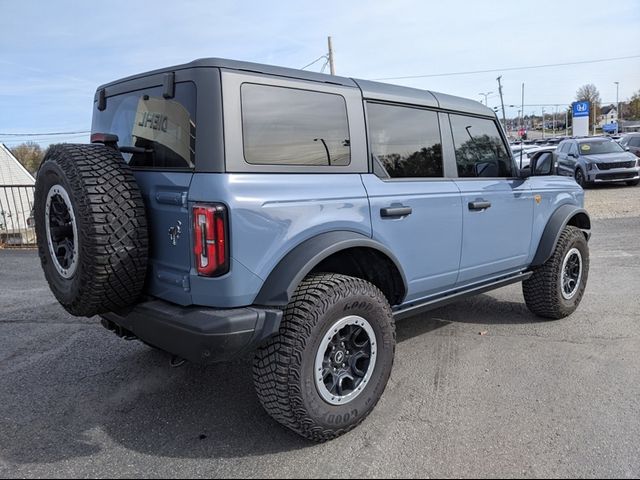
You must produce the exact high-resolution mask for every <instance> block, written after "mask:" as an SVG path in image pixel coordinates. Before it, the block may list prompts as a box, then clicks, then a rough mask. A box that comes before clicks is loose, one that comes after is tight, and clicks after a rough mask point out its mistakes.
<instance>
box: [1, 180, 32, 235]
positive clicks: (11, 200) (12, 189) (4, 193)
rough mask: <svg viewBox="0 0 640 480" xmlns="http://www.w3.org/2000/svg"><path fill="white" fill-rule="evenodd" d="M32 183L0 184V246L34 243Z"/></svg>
mask: <svg viewBox="0 0 640 480" xmlns="http://www.w3.org/2000/svg"><path fill="white" fill-rule="evenodd" d="M34 190H35V187H34V186H33V185H0V247H29V246H33V245H35V244H36V232H35V228H34V227H35V224H34V220H33V195H34Z"/></svg>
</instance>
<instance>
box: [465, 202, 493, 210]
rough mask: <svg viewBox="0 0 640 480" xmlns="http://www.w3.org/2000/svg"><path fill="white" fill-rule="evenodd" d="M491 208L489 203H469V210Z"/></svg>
mask: <svg viewBox="0 0 640 480" xmlns="http://www.w3.org/2000/svg"><path fill="white" fill-rule="evenodd" d="M489 207H491V202H487V201H486V200H480V201H477V202H469V210H486V209H487V208H489Z"/></svg>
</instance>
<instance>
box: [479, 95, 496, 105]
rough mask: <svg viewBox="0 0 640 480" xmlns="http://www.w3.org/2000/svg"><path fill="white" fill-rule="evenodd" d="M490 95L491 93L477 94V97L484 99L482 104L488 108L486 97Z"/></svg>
mask: <svg viewBox="0 0 640 480" xmlns="http://www.w3.org/2000/svg"><path fill="white" fill-rule="evenodd" d="M492 93H493V92H487V93H479V94H478V95H480V96H482V97H484V104H485V105H486V106H488V105H489V103H488V102H487V97H488V96H489V95H491V94H492Z"/></svg>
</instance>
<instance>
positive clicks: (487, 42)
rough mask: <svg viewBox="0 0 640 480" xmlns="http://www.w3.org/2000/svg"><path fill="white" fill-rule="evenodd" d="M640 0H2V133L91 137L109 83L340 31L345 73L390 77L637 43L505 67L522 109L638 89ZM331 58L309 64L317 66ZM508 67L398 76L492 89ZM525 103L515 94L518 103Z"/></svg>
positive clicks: (2, 136) (297, 55)
mask: <svg viewBox="0 0 640 480" xmlns="http://www.w3.org/2000/svg"><path fill="white" fill-rule="evenodd" d="M639 26H640V1H639V0H618V1H616V2H609V3H607V2H603V1H602V0H579V1H574V0H569V1H558V0H553V1H550V0H538V1H529V2H521V1H516V0H509V1H502V0H497V1H491V2H482V1H477V0H468V1H467V0H465V1H461V0H448V1H437V2H435V1H418V0H414V1H409V0H387V1H379V0H370V1H360V0H354V1H345V0H342V1H333V0H325V1H322V2H319V1H315V2H308V1H304V0H297V1H292V0H281V1H275V0H274V1H270V2H269V1H264V0H263V1H253V0H252V1H242V0H236V1H206V0H183V1H176V0H172V1H166V0H153V1H136V0H127V1H122V0H110V1H109V2H97V1H76V2H74V1H68V0H57V1H43V0H0V142H4V143H6V144H7V145H9V146H12V145H15V144H17V143H20V142H22V141H24V140H29V139H32V140H37V141H39V142H41V143H42V144H43V145H46V144H48V143H51V142H58V141H68V142H74V141H80V142H82V141H87V139H88V137H87V135H85V134H75V135H72V134H67V135H66V136H57V137H53V136H41V137H30V136H25V135H19V136H8V135H6V134H7V133H20V134H24V133H51V132H76V131H86V130H89V129H90V127H91V111H92V102H93V94H94V92H95V89H96V87H97V86H98V85H100V84H102V83H105V82H108V81H111V80H115V79H117V78H121V77H124V76H128V75H131V74H135V73H140V72H143V71H147V70H151V69H155V68H161V67H166V66H170V65H175V64H181V63H186V62H189V61H191V60H194V59H196V58H202V57H224V58H232V59H236V60H246V61H253V62H260V63H268V64H273V65H281V66H286V67H293V68H301V67H303V66H304V65H306V64H308V63H310V62H312V61H313V60H315V59H316V58H318V57H320V56H321V55H324V54H325V53H326V51H327V36H328V35H331V36H332V38H333V44H334V54H335V65H336V73H337V74H339V75H342V76H347V77H356V78H364V79H379V78H388V77H403V76H411V75H434V74H442V73H452V72H462V71H475V70H492V69H503V68H511V67H521V66H535V65H545V64H557V63H567V62H580V61H588V60H600V59H609V58H615V57H625V56H634V55H636V56H639V57H636V58H633V59H627V60H618V61H611V62H601V63H588V64H581V65H572V66H563V67H552V68H537V69H528V70H509V71H504V72H503V73H502V82H503V93H504V102H505V104H506V105H518V104H520V102H521V85H522V83H523V82H524V84H525V105H531V106H525V113H526V114H531V113H534V112H535V113H537V114H540V111H541V107H540V106H534V105H541V104H547V105H549V106H548V107H546V109H545V110H546V111H547V112H551V111H553V109H554V107H552V106H551V105H552V104H559V103H562V104H568V103H570V102H571V101H573V100H574V97H575V92H576V90H577V89H578V88H579V87H580V86H581V85H584V84H586V83H594V84H595V85H596V86H597V88H598V89H599V91H600V94H601V97H602V100H603V102H605V103H612V102H615V100H616V85H615V84H614V82H616V81H617V82H619V98H620V101H623V100H625V99H628V98H629V97H630V96H631V95H632V94H633V93H634V92H636V91H638V90H640V28H639ZM322 63H323V62H319V63H316V64H315V65H313V66H311V67H309V70H316V71H319V70H320V68H321V67H322ZM500 73H501V72H488V73H480V74H473V75H454V76H451V75H449V76H437V77H429V78H415V79H399V80H388V82H390V83H397V84H400V85H408V86H412V87H417V88H423V89H428V90H433V91H439V92H444V93H448V94H452V95H459V96H463V97H467V98H472V99H475V100H481V99H482V98H484V97H481V96H480V95H479V93H487V92H493V93H492V94H490V95H489V97H488V104H489V106H490V107H496V106H498V105H499V104H500V99H499V96H498V95H497V91H498V89H497V83H496V77H497V76H498V75H499V74H500ZM518 109H519V107H507V117H515V116H517V113H518V112H517V110H518Z"/></svg>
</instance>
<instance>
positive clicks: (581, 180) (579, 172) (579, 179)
mask: <svg viewBox="0 0 640 480" xmlns="http://www.w3.org/2000/svg"><path fill="white" fill-rule="evenodd" d="M574 178H575V180H576V183H577V184H578V185H580V186H581V187H582V188H584V187H585V186H586V183H587V182H586V181H585V178H584V173H583V172H582V169H581V168H578V169H577V170H576V173H575V176H574Z"/></svg>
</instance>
